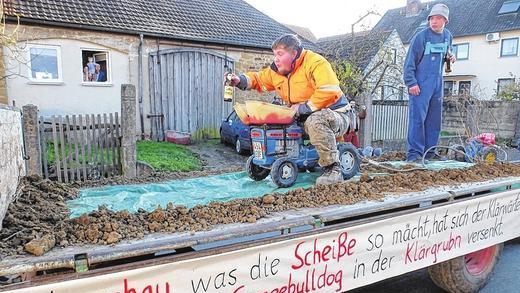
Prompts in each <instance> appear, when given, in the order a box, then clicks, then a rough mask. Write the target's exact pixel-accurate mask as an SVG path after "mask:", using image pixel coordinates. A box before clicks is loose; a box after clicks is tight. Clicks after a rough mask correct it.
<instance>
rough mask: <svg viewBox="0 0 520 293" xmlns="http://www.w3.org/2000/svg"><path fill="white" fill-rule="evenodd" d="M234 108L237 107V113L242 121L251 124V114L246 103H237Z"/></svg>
mask: <svg viewBox="0 0 520 293" xmlns="http://www.w3.org/2000/svg"><path fill="white" fill-rule="evenodd" d="M233 108H234V109H235V112H236V113H237V116H238V118H240V121H242V123H244V124H245V125H249V124H251V121H250V120H249V115H247V112H246V106H245V105H244V104H239V103H236V104H235V105H234V106H233Z"/></svg>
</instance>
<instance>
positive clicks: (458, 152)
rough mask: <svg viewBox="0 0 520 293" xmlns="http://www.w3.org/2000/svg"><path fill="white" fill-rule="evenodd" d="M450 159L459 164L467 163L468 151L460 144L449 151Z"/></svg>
mask: <svg viewBox="0 0 520 293" xmlns="http://www.w3.org/2000/svg"><path fill="white" fill-rule="evenodd" d="M447 156H448V159H450V160H455V161H459V162H465V161H466V149H465V148H464V146H462V145H460V144H456V145H454V146H451V147H450V149H448V155H447Z"/></svg>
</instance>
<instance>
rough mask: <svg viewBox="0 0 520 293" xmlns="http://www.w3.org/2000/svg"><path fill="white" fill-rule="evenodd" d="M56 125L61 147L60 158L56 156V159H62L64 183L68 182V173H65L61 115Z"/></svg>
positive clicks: (65, 160) (65, 163)
mask: <svg viewBox="0 0 520 293" xmlns="http://www.w3.org/2000/svg"><path fill="white" fill-rule="evenodd" d="M58 127H59V131H60V149H61V158H60V157H59V156H58V157H57V159H60V160H62V163H63V180H64V182H65V183H68V182H69V174H68V173H67V172H68V171H67V159H66V153H65V139H64V135H63V117H61V115H60V116H58Z"/></svg>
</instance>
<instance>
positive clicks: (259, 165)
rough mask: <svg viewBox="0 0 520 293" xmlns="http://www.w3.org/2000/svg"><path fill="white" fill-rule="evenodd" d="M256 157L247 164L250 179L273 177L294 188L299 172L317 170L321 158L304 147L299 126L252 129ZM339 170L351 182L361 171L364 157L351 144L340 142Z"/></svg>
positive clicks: (310, 148)
mask: <svg viewBox="0 0 520 293" xmlns="http://www.w3.org/2000/svg"><path fill="white" fill-rule="evenodd" d="M250 136H251V146H252V151H253V154H252V155H251V156H250V157H249V159H248V160H247V163H246V171H247V174H248V176H249V177H250V178H251V179H253V180H256V181H260V180H263V179H265V178H267V176H269V175H271V179H272V180H273V182H274V183H275V184H276V185H277V186H279V187H290V186H292V185H293V184H294V183H295V182H296V179H297V177H298V172H301V171H311V172H312V171H314V170H315V169H316V168H317V167H319V165H318V160H319V155H318V152H317V151H316V148H315V147H314V146H313V145H311V144H309V143H308V144H305V140H304V138H305V134H304V131H303V129H302V127H301V126H299V125H298V124H297V123H294V124H291V125H258V126H252V127H251V130H250ZM337 148H338V151H339V158H340V167H341V171H342V174H343V178H344V179H345V180H348V179H350V178H352V177H353V176H355V175H356V174H357V173H358V172H359V166H360V164H361V158H360V156H359V153H358V151H357V149H356V148H355V147H354V146H353V145H352V144H351V143H338V144H337Z"/></svg>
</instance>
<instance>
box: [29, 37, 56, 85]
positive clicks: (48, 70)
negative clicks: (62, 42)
mask: <svg viewBox="0 0 520 293" xmlns="http://www.w3.org/2000/svg"><path fill="white" fill-rule="evenodd" d="M28 55H29V56H28V67H29V79H30V80H31V81H36V82H61V81H62V76H61V50H60V47H58V46H46V45H29V46H28Z"/></svg>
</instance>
